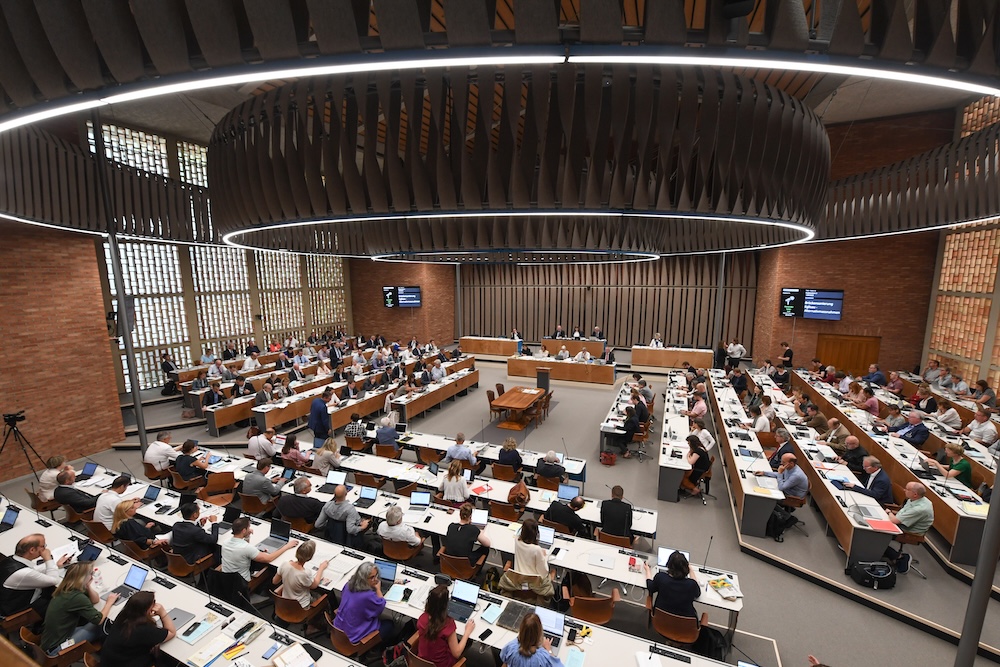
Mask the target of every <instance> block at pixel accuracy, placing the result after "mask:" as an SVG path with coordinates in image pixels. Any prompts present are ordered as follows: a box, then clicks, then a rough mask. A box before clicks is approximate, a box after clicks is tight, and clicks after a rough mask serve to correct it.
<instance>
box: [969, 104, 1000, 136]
mask: <svg viewBox="0 0 1000 667" xmlns="http://www.w3.org/2000/svg"><path fill="white" fill-rule="evenodd" d="M998 120H1000V99H997V98H996V97H993V96H989V97H984V98H982V99H980V100H976V101H975V102H973V103H972V104H969V105H968V106H966V107H965V109H963V110H962V136H963V137H967V136H969V135H970V134H972V133H973V132H978V131H979V130H982V129H985V128H987V127H989V126H990V125H993V124H994V123H996V122H997V121H998Z"/></svg>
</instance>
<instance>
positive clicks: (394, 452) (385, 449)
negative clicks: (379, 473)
mask: <svg viewBox="0 0 1000 667" xmlns="http://www.w3.org/2000/svg"><path fill="white" fill-rule="evenodd" d="M402 455H403V450H402V449H401V448H400V449H397V448H396V447H393V446H392V445H375V456H381V457H382V458H384V459H398V458H399V457H401V456H402Z"/></svg>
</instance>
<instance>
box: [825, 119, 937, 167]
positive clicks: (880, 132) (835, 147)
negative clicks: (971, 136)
mask: <svg viewBox="0 0 1000 667" xmlns="http://www.w3.org/2000/svg"><path fill="white" fill-rule="evenodd" d="M954 128H955V110H954V109H945V110H942V111H931V112H926V113H919V114H912V115H906V116H893V117H891V118H878V119H876V120H862V121H858V122H856V123H853V124H852V123H840V124H837V125H830V126H829V127H827V128H826V131H827V134H829V135H830V154H831V156H832V159H831V161H830V180H831V181H836V180H837V179H840V178H845V177H847V176H853V175H855V174H861V173H864V172H866V171H870V170H872V169H878V168H879V167H884V166H886V165H889V164H893V163H894V162H900V161H902V160H906V159H908V158H911V157H913V156H914V155H919V154H920V153H923V152H925V151H929V150H932V149H934V148H937V147H938V146H943V145H945V144H950V143H951V141H952V137H953V135H954Z"/></svg>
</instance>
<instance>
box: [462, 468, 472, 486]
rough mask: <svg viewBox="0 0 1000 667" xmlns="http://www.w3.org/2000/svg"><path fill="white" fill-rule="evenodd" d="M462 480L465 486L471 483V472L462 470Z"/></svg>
mask: <svg viewBox="0 0 1000 667" xmlns="http://www.w3.org/2000/svg"><path fill="white" fill-rule="evenodd" d="M462 479H464V480H465V483H466V484H468V483H469V482H471V481H472V471H471V470H469V469H468V468H463V469H462Z"/></svg>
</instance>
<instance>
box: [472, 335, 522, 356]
mask: <svg viewBox="0 0 1000 667" xmlns="http://www.w3.org/2000/svg"><path fill="white" fill-rule="evenodd" d="M517 343H518V341H516V340H511V339H509V338H484V337H481V336H463V337H462V338H460V339H459V340H458V344H459V345H460V346H461V347H462V352H465V353H466V354H486V355H489V356H497V357H509V356H511V355H512V354H517V352H518V345H517Z"/></svg>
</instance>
